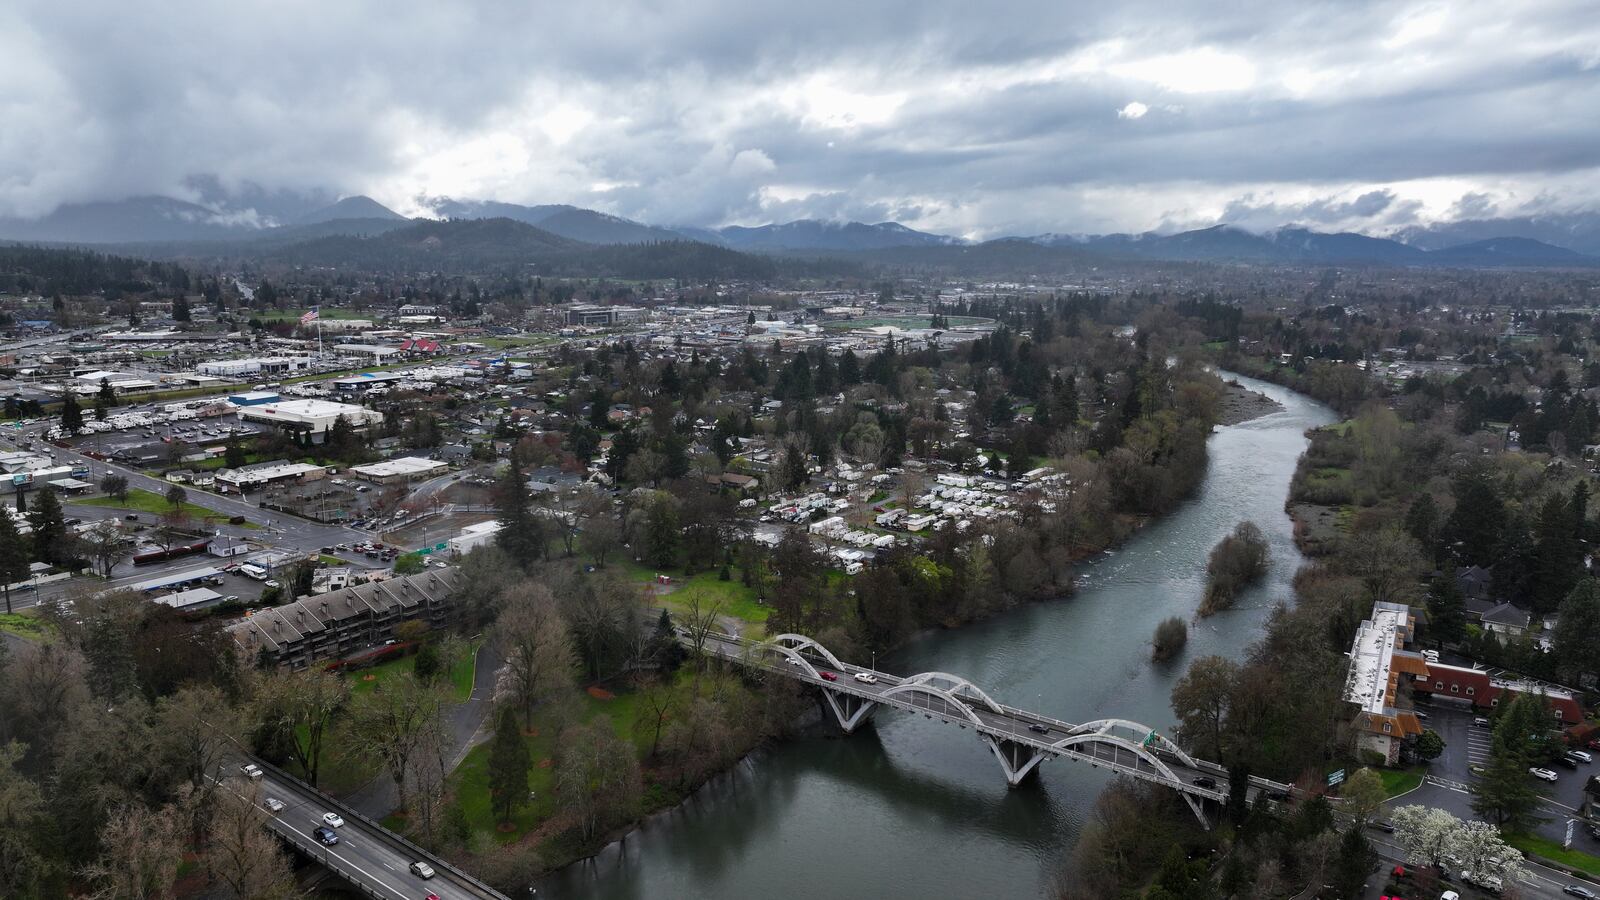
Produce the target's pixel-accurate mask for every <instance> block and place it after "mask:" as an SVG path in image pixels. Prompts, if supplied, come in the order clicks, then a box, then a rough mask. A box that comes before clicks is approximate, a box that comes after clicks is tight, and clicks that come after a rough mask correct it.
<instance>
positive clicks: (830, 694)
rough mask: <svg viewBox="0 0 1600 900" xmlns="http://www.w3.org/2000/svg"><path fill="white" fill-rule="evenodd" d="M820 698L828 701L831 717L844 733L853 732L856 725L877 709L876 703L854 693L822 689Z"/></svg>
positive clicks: (869, 716)
mask: <svg viewBox="0 0 1600 900" xmlns="http://www.w3.org/2000/svg"><path fill="white" fill-rule="evenodd" d="M822 698H823V699H824V700H826V701H827V702H828V708H829V709H831V710H833V718H834V720H835V721H837V722H838V723H839V727H840V728H841V729H843V730H844V733H845V734H853V733H854V732H855V730H856V726H858V725H860V724H861V723H862V722H865V721H866V720H867V719H869V718H871V717H872V714H873V713H874V712H876V711H877V709H878V704H876V703H873V702H872V701H871V700H868V699H866V698H864V697H857V696H856V695H855V694H847V693H845V692H844V691H830V690H828V689H827V688H823V689H822Z"/></svg>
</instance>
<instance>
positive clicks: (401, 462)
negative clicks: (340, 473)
mask: <svg viewBox="0 0 1600 900" xmlns="http://www.w3.org/2000/svg"><path fill="white" fill-rule="evenodd" d="M449 470H450V467H449V466H447V465H445V464H444V463H442V462H440V461H439V460H436V459H424V458H423V457H420V456H402V457H400V458H399V459H386V460H384V461H383V462H376V463H372V464H371V465H365V466H354V467H352V468H351V469H350V473H351V474H352V475H354V476H356V477H357V478H360V479H362V480H364V481H370V482H372V483H373V484H402V483H404V482H407V481H418V480H420V479H423V478H432V477H433V476H435V475H438V474H440V473H442V472H447V471H449Z"/></svg>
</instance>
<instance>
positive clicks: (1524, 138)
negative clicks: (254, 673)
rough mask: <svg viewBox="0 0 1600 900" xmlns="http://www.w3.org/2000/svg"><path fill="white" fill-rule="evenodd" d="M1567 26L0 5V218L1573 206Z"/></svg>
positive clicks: (1067, 223) (1583, 45) (1414, 18)
mask: <svg viewBox="0 0 1600 900" xmlns="http://www.w3.org/2000/svg"><path fill="white" fill-rule="evenodd" d="M1597 12H1600V10H1597V7H1596V4H1595V3H1593V2H1576V0H1569V2H1539V0H1528V2H1522V3H1518V4H1515V5H1514V7H1506V6H1504V5H1500V4H1487V3H1475V4H1462V3H1454V4H1450V3H1422V4H1387V3H1382V4H1380V3H1359V2H1327V3H1314V4H1311V3H1282V2H1259V3H1250V2H1245V3H1230V4H1214V6H1213V8H1206V7H1202V6H1201V5H1199V4H1183V5H1178V4H1171V3H1153V2H1123V3H1117V4H1107V3H1095V4H1078V3H1064V2H1059V0H1055V2H1052V0H1040V2H1036V3H971V2H965V3H959V4H958V3H934V2H927V0H914V2H871V3H861V2H859V0H852V2H832V0H812V2H809V3H793V2H783V3H768V2H761V0H741V2H731V0H724V2H716V3H712V2H693V0H689V2H639V3H629V2H621V0H611V2H603V3H579V4H514V3H490V2H484V3H467V2H461V3H439V2H422V3H414V2H405V0H370V2H369V0H337V2H326V0H324V2H294V0H271V2H256V0H229V2H226V3H217V2H194V3H186V2H176V0H173V2H156V3H143V4H139V3H131V4H130V3H126V2H116V3H112V2H95V0H74V2H61V0H48V2H45V0H12V2H10V3H7V4H3V5H0V60H4V63H3V64H0V123H3V126H4V127H0V215H41V214H44V213H46V212H48V211H49V210H50V209H52V208H54V207H55V206H56V205H57V204H59V203H62V202H75V201H85V200H97V199H117V198H121V197H125V196H129V195H136V194H151V193H156V194H170V195H174V196H182V197H185V198H187V199H192V200H194V199H201V196H202V192H201V191H200V190H199V189H197V187H196V185H197V184H201V183H202V181H199V180H197V177H200V178H203V179H205V180H206V182H210V181H211V180H214V183H215V184H217V185H220V186H221V188H222V189H223V190H225V191H228V192H231V193H233V194H234V195H235V196H236V197H238V198H241V199H240V200H239V202H238V203H236V204H235V205H242V206H245V207H246V208H245V210H244V211H243V213H241V214H242V215H245V216H249V215H251V214H252V212H251V210H254V214H258V215H260V216H262V217H263V218H270V216H271V206H270V203H269V202H268V201H269V199H270V197H271V196H272V194H273V192H281V191H323V192H327V193H328V194H330V195H339V194H355V193H366V194H369V195H371V196H373V197H374V198H376V199H378V200H379V201H381V202H383V203H386V204H388V205H390V206H392V207H394V208H395V209H397V210H399V211H401V212H406V213H410V214H417V213H422V212H425V211H426V210H425V206H424V205H423V204H422V203H421V198H424V197H438V196H451V197H456V198H462V199H495V200H503V201H509V202H519V203H558V202H559V203H573V204H577V205H580V206H587V207H592V208H596V209H601V210H604V211H606V212H610V213H614V214H617V215H622V216H627V217H629V218H634V219H639V220H643V221H647V222H652V223H662V224H694V225H721V224H759V223H762V222H767V221H773V220H788V219H792V218H800V217H822V218H838V219H860V220H864V221H879V220H883V219H897V220H899V221H902V222H904V223H906V224H908V225H910V226H912V227H917V228H923V229H927V230H932V231H940V232H944V233H951V234H962V235H966V236H969V237H992V236H997V235H1002V234H1032V233H1038V232H1050V231H1054V232H1079V233H1084V232H1105V231H1130V230H1131V231H1137V230H1144V229H1150V228H1165V229H1172V228H1180V227H1191V226H1195V225H1206V224H1211V223H1213V222H1216V221H1232V222H1238V223H1240V224H1245V225H1249V226H1251V227H1272V226H1274V225H1280V224H1287V223H1303V224H1308V225H1312V226H1314V227H1317V228H1321V229H1338V228H1354V229H1361V230H1367V231H1382V230H1385V229H1392V228H1396V227H1400V226H1403V225H1406V224H1411V223H1416V222H1423V221H1431V220H1436V219H1449V218H1455V217H1461V216H1467V215H1481V214H1483V213H1484V211H1490V212H1492V213H1493V214H1498V215H1514V214H1518V213H1522V212H1529V211H1536V210H1537V211H1570V210H1582V209H1596V208H1600V15H1597V14H1596V13H1597ZM206 195H207V196H211V197H214V196H215V195H216V191H215V190H212V191H210V192H206ZM252 200H254V201H256V202H257V203H258V205H251V202H252Z"/></svg>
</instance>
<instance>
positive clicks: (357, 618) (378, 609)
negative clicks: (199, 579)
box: [228, 568, 459, 669]
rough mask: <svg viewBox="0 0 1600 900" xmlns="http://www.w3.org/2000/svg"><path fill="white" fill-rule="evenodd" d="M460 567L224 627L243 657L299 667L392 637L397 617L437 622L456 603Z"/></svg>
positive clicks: (336, 594) (372, 585)
mask: <svg viewBox="0 0 1600 900" xmlns="http://www.w3.org/2000/svg"><path fill="white" fill-rule="evenodd" d="M458 577H459V575H458V573H457V571H456V570H455V569H451V568H444V569H429V570H428V571H426V572H420V573H418V574H416V575H410V576H407V577H404V578H391V579H389V580H387V581H374V582H370V583H368V584H361V585H356V586H355V587H348V588H345V589H343V590H339V591H334V592H332V593H328V594H322V595H320V596H317V597H307V598H306V599H304V600H298V601H296V602H294V603H291V604H289V605H287V606H280V607H276V608H274V609H265V610H261V611H260V612H257V613H255V614H254V615H251V616H250V617H249V618H246V619H245V620H244V621H242V622H238V623H236V624H234V625H231V626H229V627H228V631H229V633H230V634H231V635H232V636H233V639H234V642H235V643H236V644H237V645H238V646H239V649H240V650H241V651H242V652H243V653H244V654H245V656H246V658H247V659H251V660H256V661H259V662H261V663H263V664H267V665H276V666H282V667H285V668H290V669H303V668H305V667H306V666H308V665H310V664H312V663H314V662H317V661H319V660H327V659H339V658H341V657H344V656H347V655H349V654H350V653H353V652H355V651H357V650H361V649H364V648H366V647H372V646H378V645H381V644H382V643H383V642H384V641H386V640H390V639H392V638H393V637H394V629H395V626H396V625H399V624H400V623H401V622H409V621H413V620H421V621H425V622H428V623H429V624H431V625H433V626H435V627H440V626H443V625H444V624H445V623H446V621H447V620H448V619H449V617H450V614H451V612H452V610H453V608H454V599H455V593H456V584H457V580H458Z"/></svg>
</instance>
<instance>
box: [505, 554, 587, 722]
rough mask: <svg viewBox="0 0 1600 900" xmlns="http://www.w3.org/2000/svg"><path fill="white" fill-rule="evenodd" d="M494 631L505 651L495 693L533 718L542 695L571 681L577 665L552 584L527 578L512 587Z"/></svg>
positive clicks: (559, 688)
mask: <svg viewBox="0 0 1600 900" xmlns="http://www.w3.org/2000/svg"><path fill="white" fill-rule="evenodd" d="M494 637H495V640H496V641H498V642H499V644H500V647H501V650H502V652H503V653H504V656H505V667H504V668H503V669H501V670H500V676H499V679H498V684H497V686H496V691H495V693H496V697H497V699H503V700H505V701H507V702H510V703H513V704H515V706H516V708H517V709H518V710H520V711H521V713H522V720H523V722H524V723H527V722H530V721H531V720H532V717H533V710H534V707H535V706H537V705H538V704H539V702H540V701H541V700H543V699H545V698H547V697H549V696H551V695H552V694H554V693H556V692H557V691H560V690H562V689H564V688H567V687H569V686H571V684H572V673H573V669H574V667H575V665H576V661H575V660H574V658H573V654H572V640H571V637H570V636H569V635H568V632H567V624H566V621H565V620H564V619H563V618H562V617H561V613H560V611H559V610H557V608H556V599H555V597H554V596H553V595H552V594H551V593H550V589H549V588H547V587H545V586H544V585H543V584H539V583H530V582H524V583H523V584H520V585H518V586H517V587H515V588H513V589H512V590H511V591H510V592H508V593H507V595H506V598H505V610H504V611H503V612H501V614H500V620H499V621H498V622H496V623H495V630H494Z"/></svg>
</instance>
